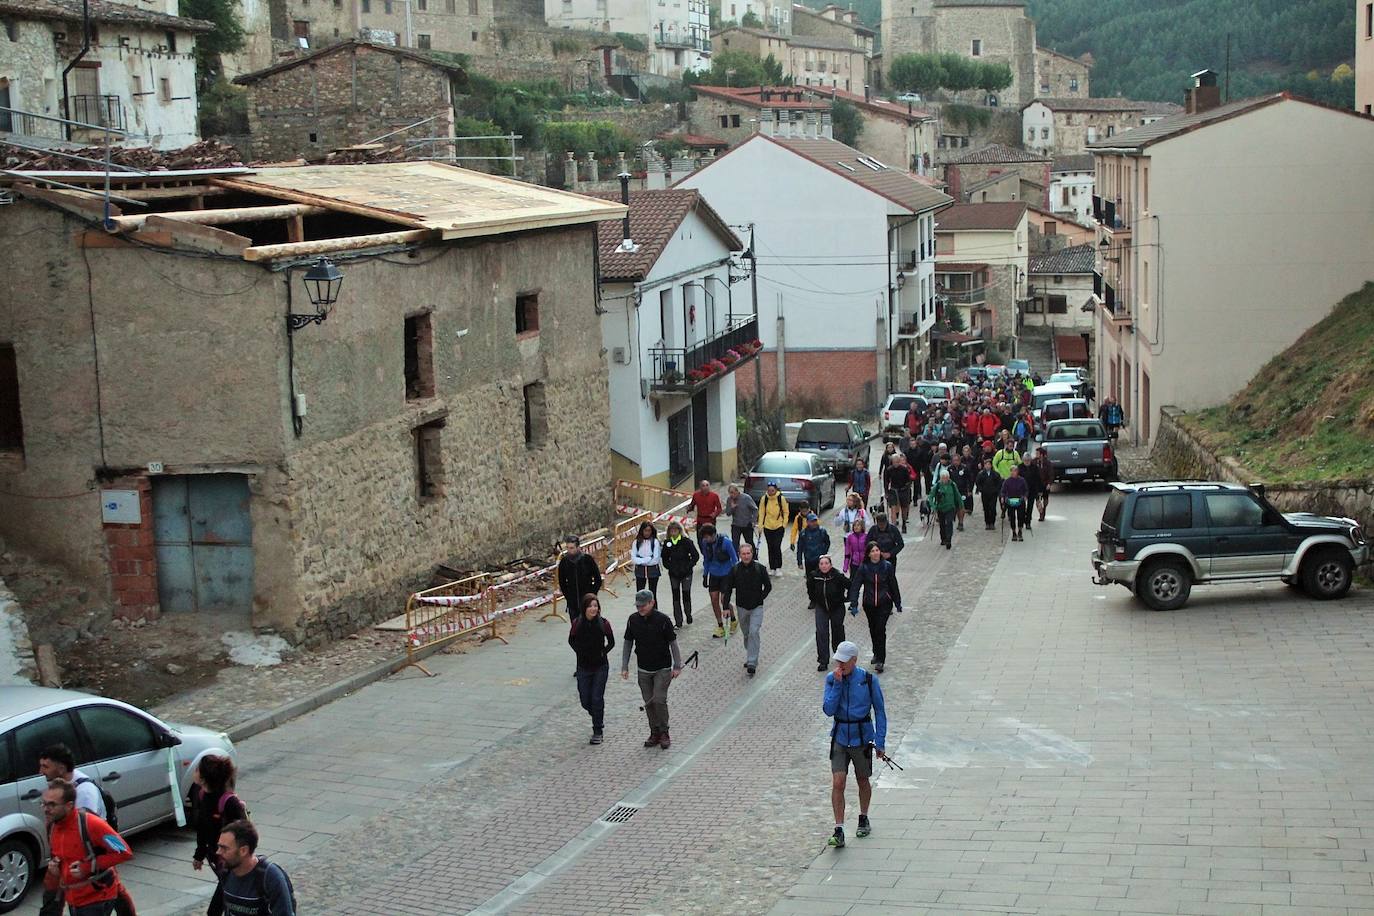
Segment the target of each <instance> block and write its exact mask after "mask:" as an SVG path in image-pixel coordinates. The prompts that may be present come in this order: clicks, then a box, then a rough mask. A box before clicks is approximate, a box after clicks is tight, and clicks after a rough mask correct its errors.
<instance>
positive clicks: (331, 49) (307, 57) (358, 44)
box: [0, 0, 467, 86]
mask: <svg viewBox="0 0 1374 916" xmlns="http://www.w3.org/2000/svg"><path fill="white" fill-rule="evenodd" d="M0 2H4V0H0ZM353 48H366V49H367V50H370V51H380V52H382V53H383V54H390V55H392V56H394V57H404V58H406V59H408V60H413V61H417V62H419V63H422V64H426V65H428V66H430V67H433V68H434V69H436V70H446V71H448V72H449V73H451V74H453V75H455V76H459V77H463V78H466V76H467V74H466V72H465V71H464V70H463V68H462V67H459V66H458V65H456V64H451V63H447V62H446V61H442V60H439V59H438V58H434V57H430V56H429V55H428V54H425V53H424V52H423V51H411V50H408V49H406V48H397V47H395V46H393V45H379V44H373V43H372V42H369V41H358V40H356V39H349V40H348V41H341V42H338V43H337V44H332V45H326V46H325V47H323V48H320V49H319V50H318V51H312V52H310V53H309V54H302V55H300V56H298V57H289V58H287V59H286V60H284V61H281V62H280V63H276V64H273V65H272V66H270V67H264V68H263V69H261V70H254V71H253V72H252V73H245V74H243V75H242V76H240V77H237V78H235V80H234V82H236V83H238V84H240V85H244V86H246V85H248V84H250V83H256V82H257V81H258V80H261V79H263V78H264V77H268V76H271V75H272V74H274V73H280V72H282V71H283V70H290V69H291V68H292V67H299V66H300V65H301V64H304V63H309V62H310V61H312V60H315V59H317V58H320V57H324V56H326V55H328V54H335V53H337V52H339V51H344V50H348V49H353Z"/></svg>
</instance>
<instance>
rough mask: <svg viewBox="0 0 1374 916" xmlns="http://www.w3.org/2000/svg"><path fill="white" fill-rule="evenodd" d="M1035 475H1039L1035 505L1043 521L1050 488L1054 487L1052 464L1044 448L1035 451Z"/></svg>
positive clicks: (1048, 502)
mask: <svg viewBox="0 0 1374 916" xmlns="http://www.w3.org/2000/svg"><path fill="white" fill-rule="evenodd" d="M1033 464H1034V465H1035V470H1036V473H1037V474H1039V475H1040V486H1039V487H1038V488H1037V489H1036V491H1035V497H1036V498H1035V504H1036V506H1037V507H1038V508H1039V509H1040V521H1042V522H1043V521H1044V520H1045V510H1046V509H1048V508H1049V507H1050V487H1052V486H1053V485H1054V462H1052V461H1050V453H1049V451H1048V450H1047V449H1046V448H1045V446H1043V445H1042V446H1039V447H1038V448H1036V450H1035V461H1034V462H1033Z"/></svg>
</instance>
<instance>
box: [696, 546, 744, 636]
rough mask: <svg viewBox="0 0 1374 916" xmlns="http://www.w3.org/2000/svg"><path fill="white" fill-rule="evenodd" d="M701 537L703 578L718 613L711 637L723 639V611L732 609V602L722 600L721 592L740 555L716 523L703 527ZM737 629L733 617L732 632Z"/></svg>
mask: <svg viewBox="0 0 1374 916" xmlns="http://www.w3.org/2000/svg"><path fill="white" fill-rule="evenodd" d="M700 538H701V559H702V564H701V567H702V578H703V579H704V580H705V581H704V582H703V583H702V584H703V585H705V586H706V593H707V594H708V595H710V596H711V613H713V614H715V615H716V630H715V632H714V633H712V634H711V637H712V638H713V639H721V638H722V637H724V636H725V618H724V616H722V612H723V611H728V610H730V602H729V601H724V602H722V601H721V592H723V591H724V590H725V577H726V576H728V575H730V570H732V569H734V568H735V564H736V563H738V562H739V556H738V554H736V553H735V545H734V544H733V543H732V542H731V541H730V539H729V538H724V537H721V536H720V535H719V534H718V533H717V532H716V526H715V525H706V526H704V527H702V529H701V532H700ZM737 629H739V622H738V621H737V620H734V619H732V620H731V621H730V632H731V633H734V632H735V630H737Z"/></svg>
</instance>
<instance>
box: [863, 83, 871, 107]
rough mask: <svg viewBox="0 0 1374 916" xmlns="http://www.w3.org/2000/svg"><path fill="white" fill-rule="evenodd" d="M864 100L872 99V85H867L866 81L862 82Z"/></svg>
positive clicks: (869, 100)
mask: <svg viewBox="0 0 1374 916" xmlns="http://www.w3.org/2000/svg"><path fill="white" fill-rule="evenodd" d="M864 101H865V102H871V101H873V87H872V86H870V85H868V83H864Z"/></svg>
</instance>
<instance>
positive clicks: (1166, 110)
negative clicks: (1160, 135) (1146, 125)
mask: <svg viewBox="0 0 1374 916" xmlns="http://www.w3.org/2000/svg"><path fill="white" fill-rule="evenodd" d="M1141 104H1143V105H1144V106H1145V113H1146V114H1147V115H1172V114H1182V112H1183V106H1182V105H1180V104H1178V103H1177V102H1143V103H1141Z"/></svg>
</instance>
